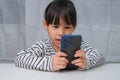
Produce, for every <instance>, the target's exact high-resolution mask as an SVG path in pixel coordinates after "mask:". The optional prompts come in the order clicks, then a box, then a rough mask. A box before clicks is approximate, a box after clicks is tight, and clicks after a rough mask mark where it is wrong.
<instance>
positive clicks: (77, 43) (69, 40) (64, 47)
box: [61, 35, 82, 70]
mask: <svg viewBox="0 0 120 80" xmlns="http://www.w3.org/2000/svg"><path fill="white" fill-rule="evenodd" d="M81 42H82V36H81V35H63V36H62V39H61V52H65V53H66V54H67V59H68V61H69V62H68V65H67V67H66V68H65V69H64V70H76V69H77V68H78V67H77V66H75V65H73V64H71V61H73V60H75V59H76V58H75V57H74V54H75V52H76V51H77V50H80V48H81Z"/></svg>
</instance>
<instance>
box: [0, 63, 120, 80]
mask: <svg viewBox="0 0 120 80" xmlns="http://www.w3.org/2000/svg"><path fill="white" fill-rule="evenodd" d="M0 80H120V63H107V64H105V65H103V66H101V67H98V68H94V69H91V70H88V71H62V72H45V71H36V70H29V69H23V68H18V67H15V65H14V64H12V63H0Z"/></svg>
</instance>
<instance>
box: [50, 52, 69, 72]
mask: <svg viewBox="0 0 120 80" xmlns="http://www.w3.org/2000/svg"><path fill="white" fill-rule="evenodd" d="M66 57H67V54H65V53H64V52H57V53H55V55H54V56H53V59H52V68H53V70H54V71H59V70H60V69H64V68H66V66H67V64H68V60H67V58H66Z"/></svg>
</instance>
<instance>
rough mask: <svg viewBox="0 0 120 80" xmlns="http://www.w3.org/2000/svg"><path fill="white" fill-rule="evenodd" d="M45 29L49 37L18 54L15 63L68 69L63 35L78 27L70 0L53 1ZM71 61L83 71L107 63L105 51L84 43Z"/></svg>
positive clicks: (53, 69)
mask: <svg viewBox="0 0 120 80" xmlns="http://www.w3.org/2000/svg"><path fill="white" fill-rule="evenodd" d="M43 24H44V28H45V29H46V30H47V32H48V36H49V39H45V40H41V41H38V42H36V44H35V45H33V46H32V47H31V48H29V49H27V50H22V51H21V52H19V53H17V56H16V59H15V65H16V66H18V67H22V68H28V69H35V70H44V71H60V70H61V69H65V68H66V66H67V64H68V60H67V58H66V57H67V54H66V53H64V52H60V44H61V36H62V35H64V34H69V35H70V34H72V33H73V32H74V30H75V28H76V24H77V19H76V10H75V7H74V4H73V3H72V2H71V1H70V0H53V1H52V2H51V3H50V4H49V5H48V6H47V8H46V10H45V18H44V20H43ZM74 56H75V57H79V58H77V59H75V60H73V61H72V62H71V63H72V64H73V65H75V66H78V69H79V70H87V69H91V68H94V67H97V66H100V65H101V64H103V63H104V58H103V56H102V54H101V53H100V52H99V51H98V50H97V49H94V48H92V47H91V46H89V45H88V44H87V43H85V42H82V43H81V50H78V51H76V52H75V55H74Z"/></svg>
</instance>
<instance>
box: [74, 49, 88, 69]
mask: <svg viewBox="0 0 120 80" xmlns="http://www.w3.org/2000/svg"><path fill="white" fill-rule="evenodd" d="M74 56H75V57H76V58H77V59H75V60H73V61H72V64H74V65H75V66H78V67H79V68H81V69H83V68H85V67H86V65H87V61H86V57H85V52H84V50H78V51H76V52H75V55H74Z"/></svg>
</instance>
